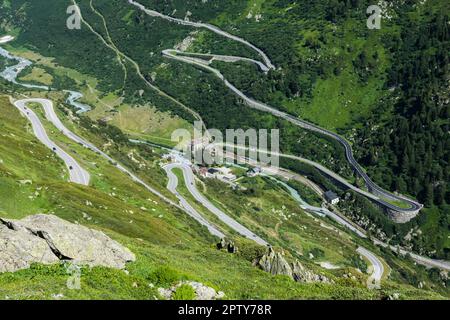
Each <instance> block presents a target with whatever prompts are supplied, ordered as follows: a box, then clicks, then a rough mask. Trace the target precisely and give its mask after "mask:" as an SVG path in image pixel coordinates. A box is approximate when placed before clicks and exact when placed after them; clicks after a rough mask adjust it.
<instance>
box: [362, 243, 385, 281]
mask: <svg viewBox="0 0 450 320" xmlns="http://www.w3.org/2000/svg"><path fill="white" fill-rule="evenodd" d="M356 252H358V253H359V254H360V255H362V256H363V257H365V258H366V259H367V260H368V261H369V262H370V264H371V265H372V267H371V268H369V269H372V272H371V275H370V277H369V279H368V281H367V283H368V287H369V288H380V283H381V278H382V277H383V273H384V265H383V263H382V262H381V260H380V259H378V257H377V256H376V255H375V254H373V253H372V252H370V251H369V250H367V249H366V248H363V247H359V248H358V249H357V250H356Z"/></svg>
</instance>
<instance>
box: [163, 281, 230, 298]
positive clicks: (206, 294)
mask: <svg viewBox="0 0 450 320" xmlns="http://www.w3.org/2000/svg"><path fill="white" fill-rule="evenodd" d="M186 284H187V285H189V286H191V287H192V289H194V291H195V300H217V299H223V298H224V297H225V294H224V293H223V292H222V291H219V292H217V291H216V290H215V289H213V288H211V287H208V286H205V285H204V284H202V283H200V282H195V281H184V282H180V283H178V284H177V285H175V286H173V287H171V288H169V289H164V288H158V293H159V295H160V296H161V297H163V298H164V299H166V300H171V299H172V296H173V294H174V293H175V292H176V291H177V289H178V288H179V287H181V286H182V285H186Z"/></svg>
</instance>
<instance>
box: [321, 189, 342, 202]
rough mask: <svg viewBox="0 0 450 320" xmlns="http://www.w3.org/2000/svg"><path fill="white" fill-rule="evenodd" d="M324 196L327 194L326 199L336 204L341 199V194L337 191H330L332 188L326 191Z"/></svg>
mask: <svg viewBox="0 0 450 320" xmlns="http://www.w3.org/2000/svg"><path fill="white" fill-rule="evenodd" d="M324 196H325V200H327V202H328V203H330V204H332V205H336V204H338V203H339V201H340V199H339V196H338V195H337V194H336V193H334V192H333V191H330V190H328V191H327V192H325V194H324Z"/></svg>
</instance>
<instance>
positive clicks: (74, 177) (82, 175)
mask: <svg viewBox="0 0 450 320" xmlns="http://www.w3.org/2000/svg"><path fill="white" fill-rule="evenodd" d="M28 103H37V104H40V105H41V106H42V108H43V109H44V112H45V117H46V118H47V120H48V121H50V122H51V123H52V124H53V125H54V126H55V127H56V128H57V129H58V130H59V131H60V132H61V133H62V134H64V135H65V136H66V137H68V138H69V139H71V140H72V141H74V142H76V143H78V144H80V145H82V146H84V147H85V148H88V149H90V150H91V151H93V152H95V153H97V154H98V155H100V156H102V157H103V158H104V159H106V160H108V161H109V162H110V163H113V164H115V166H116V168H117V169H119V170H120V171H122V172H123V173H125V174H127V175H128V176H129V177H130V178H131V179H132V180H133V181H134V182H136V183H138V184H140V185H142V186H143V187H144V188H145V189H147V190H148V191H150V192H151V193H153V194H155V195H156V196H158V197H159V198H161V199H162V200H163V201H165V202H166V203H168V204H170V205H172V206H174V207H176V208H178V209H180V210H182V211H184V212H186V213H187V214H188V215H190V216H193V213H194V211H195V210H193V209H192V208H189V204H187V205H186V204H185V203H183V202H181V204H182V205H179V204H177V203H175V202H173V201H172V200H171V199H169V198H167V197H166V196H164V195H163V194H161V193H160V192H159V191H157V190H156V189H154V188H152V187H151V186H150V185H148V184H147V183H145V182H144V181H143V180H142V179H140V178H139V177H138V176H136V175H135V174H133V173H132V172H131V171H130V170H128V169H127V168H125V167H124V166H122V165H121V164H119V163H117V162H116V161H115V160H114V159H113V158H111V157H110V156H109V155H107V154H106V153H105V152H103V151H102V150H100V149H99V148H97V147H96V146H95V145H93V144H92V143H90V142H88V141H86V140H85V139H83V138H81V137H79V136H78V135H76V134H75V133H73V132H72V131H70V130H69V129H67V128H66V126H65V125H64V124H63V123H62V122H61V120H60V119H59V118H58V116H57V114H56V113H55V110H54V108H53V102H52V101H50V100H48V99H24V100H19V101H16V102H14V105H15V106H16V107H17V108H18V109H19V110H20V112H21V113H22V114H24V115H25V116H26V117H27V118H28V119H29V120H30V121H31V123H32V125H33V129H34V132H35V135H36V137H38V139H39V140H40V141H41V142H42V143H44V144H45V145H46V146H47V147H49V148H51V149H53V148H54V149H53V150H54V151H55V153H56V154H57V155H58V156H59V157H60V158H61V159H63V161H64V162H65V163H66V165H67V167H68V168H72V169H70V181H72V182H75V183H79V184H82V185H88V184H89V177H90V176H89V174H88V173H87V171H86V170H84V169H83V168H82V167H81V166H80V165H79V164H78V163H77V162H76V161H75V160H74V159H73V158H72V157H71V156H70V155H68V154H67V153H66V152H64V151H63V150H62V149H61V148H59V147H58V146H57V145H56V144H54V143H53V142H52V141H51V140H50V139H49V138H48V136H47V134H46V132H45V129H44V126H43V125H42V123H41V122H40V120H39V117H38V116H37V115H36V114H35V113H34V112H33V111H32V110H30V109H28V108H27V107H26V104H28ZM169 179H170V176H169ZM172 181H173V178H172ZM175 188H176V186H175ZM171 189H172V188H171ZM179 200H180V199H179ZM186 203H187V202H186ZM185 205H186V206H185ZM197 215H198V213H197ZM198 216H199V217H198ZM198 216H193V217H194V218H195V219H196V220H197V221H198V222H199V223H200V224H202V225H204V226H206V227H207V228H208V231H209V232H210V233H211V234H212V235H214V236H217V237H219V238H223V237H224V234H223V233H222V232H220V231H219V230H217V229H216V228H215V227H214V226H213V225H211V224H210V223H209V222H208V221H207V220H205V219H203V218H202V217H201V216H200V215H198Z"/></svg>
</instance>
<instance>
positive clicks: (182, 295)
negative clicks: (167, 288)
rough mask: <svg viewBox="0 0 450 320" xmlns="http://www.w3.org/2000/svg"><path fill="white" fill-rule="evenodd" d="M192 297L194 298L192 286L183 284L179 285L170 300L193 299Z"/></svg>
mask: <svg viewBox="0 0 450 320" xmlns="http://www.w3.org/2000/svg"><path fill="white" fill-rule="evenodd" d="M194 299H195V291H194V288H192V287H191V286H190V285H188V284H183V285H181V286H179V287H178V289H177V290H176V291H175V292H174V294H173V296H172V300H194Z"/></svg>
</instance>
